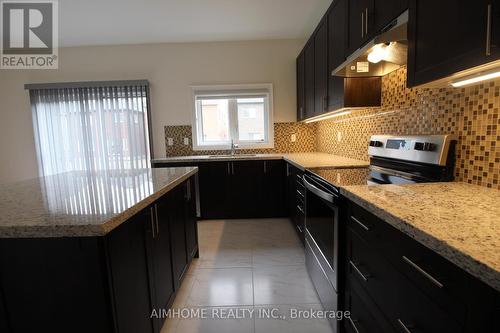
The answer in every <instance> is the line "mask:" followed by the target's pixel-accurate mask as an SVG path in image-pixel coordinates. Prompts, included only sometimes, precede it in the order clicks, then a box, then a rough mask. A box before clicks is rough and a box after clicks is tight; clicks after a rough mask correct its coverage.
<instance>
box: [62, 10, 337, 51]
mask: <svg viewBox="0 0 500 333" xmlns="http://www.w3.org/2000/svg"><path fill="white" fill-rule="evenodd" d="M330 3H331V0H62V1H59V41H60V45H59V46H62V47H65V46H82V45H109V44H143V43H161V42H205V41H236V40H260V39H282V38H283V39H285V38H306V37H308V36H309V35H310V34H311V32H312V31H313V29H314V27H315V26H316V25H317V23H318V22H319V20H320V19H321V16H322V15H323V14H324V13H325V11H326V9H327V8H328V6H329V4H330Z"/></svg>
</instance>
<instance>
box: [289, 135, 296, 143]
mask: <svg viewBox="0 0 500 333" xmlns="http://www.w3.org/2000/svg"><path fill="white" fill-rule="evenodd" d="M290 141H291V142H295V141H297V134H292V135H291V136H290Z"/></svg>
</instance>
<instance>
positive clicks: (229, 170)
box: [227, 162, 231, 175]
mask: <svg viewBox="0 0 500 333" xmlns="http://www.w3.org/2000/svg"><path fill="white" fill-rule="evenodd" d="M230 164H231V162H227V174H228V175H230V174H231V166H230Z"/></svg>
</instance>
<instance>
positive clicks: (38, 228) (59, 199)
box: [0, 167, 198, 238]
mask: <svg viewBox="0 0 500 333" xmlns="http://www.w3.org/2000/svg"><path fill="white" fill-rule="evenodd" d="M196 172H198V168H196V167H179V168H158V169H140V170H129V171H116V170H113V171H110V170H109V171H98V172H84V171H82V172H68V173H62V174H58V175H53V176H47V177H40V178H35V179H30V180H26V181H20V182H14V183H7V184H2V185H0V211H1V212H2V214H0V238H37V237H41V238H45V237H86V236H103V235H105V234H107V233H108V232H110V231H111V230H113V229H114V228H116V227H117V226H118V225H120V224H121V223H123V222H125V221H126V220H127V219H129V218H130V217H131V216H133V215H134V214H136V213H137V212H139V211H141V210H142V209H144V208H146V207H147V206H148V205H150V204H151V203H153V202H154V201H155V200H157V199H158V198H160V197H161V196H162V195H163V194H165V193H167V192H168V191H170V190H171V189H173V188H174V187H176V186H177V185H179V184H180V183H181V182H183V181H184V180H186V179H187V178H189V177H190V176H192V175H194V174H195V173H196Z"/></svg>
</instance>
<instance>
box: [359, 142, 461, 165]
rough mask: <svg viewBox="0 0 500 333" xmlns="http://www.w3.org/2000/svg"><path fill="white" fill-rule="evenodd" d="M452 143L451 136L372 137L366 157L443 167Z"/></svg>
mask: <svg viewBox="0 0 500 333" xmlns="http://www.w3.org/2000/svg"><path fill="white" fill-rule="evenodd" d="M453 141H456V137H455V136H453V135H426V136H392V135H374V136H372V137H371V139H370V143H369V147H368V155H370V156H376V157H386V158H393V159H399V160H405V161H413V162H420V163H428V164H435V165H443V166H444V165H446V162H447V157H448V151H449V149H450V144H451V142H453Z"/></svg>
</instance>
